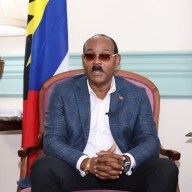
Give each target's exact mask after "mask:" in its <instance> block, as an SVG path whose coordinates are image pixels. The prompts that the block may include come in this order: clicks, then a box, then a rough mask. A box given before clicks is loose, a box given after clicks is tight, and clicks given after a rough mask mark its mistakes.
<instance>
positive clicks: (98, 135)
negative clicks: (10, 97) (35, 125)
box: [31, 34, 178, 192]
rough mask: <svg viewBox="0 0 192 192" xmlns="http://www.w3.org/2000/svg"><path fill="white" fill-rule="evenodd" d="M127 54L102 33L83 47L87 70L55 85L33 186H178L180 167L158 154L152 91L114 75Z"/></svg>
mask: <svg viewBox="0 0 192 192" xmlns="http://www.w3.org/2000/svg"><path fill="white" fill-rule="evenodd" d="M120 61H121V56H120V54H119V53H118V48H117V45H116V43H115V41H114V40H113V39H112V38H110V37H108V36H106V35H103V34H98V35H95V36H93V37H91V38H90V39H88V40H87V41H86V42H85V44H84V47H83V55H82V62H83V66H84V70H85V75H78V76H75V77H72V78H70V79H67V80H64V81H62V82H59V83H57V84H56V85H55V87H54V89H53V91H52V94H51V96H50V98H49V104H48V107H47V111H46V116H45V130H44V150H45V153H46V156H45V157H43V158H41V159H39V160H37V161H36V162H35V163H34V164H33V165H32V168H31V181H32V192H44V191H45V192H65V191H77V190H86V189H119V190H124V191H133V192H138V191H140V192H141V191H142V192H144V191H148V192H162V191H163V192H175V191H176V186H177V182H178V169H177V167H176V165H175V164H174V163H173V162H172V161H170V160H168V159H160V158H158V155H159V147H160V142H159V139H158V136H157V132H156V128H155V123H154V120H153V115H152V111H151V106H150V103H149V100H148V97H147V94H146V92H145V90H144V89H143V88H140V87H138V86H136V85H133V84H132V83H130V82H128V81H126V80H124V79H122V78H120V77H116V76H115V71H116V70H117V69H118V67H119V64H120Z"/></svg>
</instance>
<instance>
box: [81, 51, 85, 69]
mask: <svg viewBox="0 0 192 192" xmlns="http://www.w3.org/2000/svg"><path fill="white" fill-rule="evenodd" d="M81 60H82V63H83V66H84V64H85V57H84V55H83V54H82V55H81Z"/></svg>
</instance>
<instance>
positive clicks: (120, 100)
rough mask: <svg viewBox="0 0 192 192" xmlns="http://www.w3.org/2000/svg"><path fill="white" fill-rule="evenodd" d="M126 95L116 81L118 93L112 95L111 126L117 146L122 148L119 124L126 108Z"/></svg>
mask: <svg viewBox="0 0 192 192" xmlns="http://www.w3.org/2000/svg"><path fill="white" fill-rule="evenodd" d="M124 99H125V95H124V93H123V87H122V86H121V84H120V83H119V82H118V80H117V79H116V91H115V92H114V93H112V94H111V100H110V112H111V113H110V116H109V124H110V129H111V133H112V135H113V138H114V140H115V142H116V143H117V145H118V146H119V147H120V145H119V144H120V141H119V140H118V138H119V137H118V135H119V129H121V127H120V126H121V123H120V122H119V118H118V117H119V116H121V115H122V110H123V106H124Z"/></svg>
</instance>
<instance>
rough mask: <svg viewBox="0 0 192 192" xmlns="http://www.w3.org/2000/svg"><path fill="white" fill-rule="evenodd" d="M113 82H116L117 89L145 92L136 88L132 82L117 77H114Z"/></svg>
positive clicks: (140, 88) (141, 88) (138, 87)
mask: <svg viewBox="0 0 192 192" xmlns="http://www.w3.org/2000/svg"><path fill="white" fill-rule="evenodd" d="M115 82H116V87H117V89H126V90H127V89H128V90H134V91H139V92H140V91H143V90H145V88H143V87H141V86H138V85H136V84H134V83H133V82H131V81H129V80H126V79H124V78H122V77H119V76H115Z"/></svg>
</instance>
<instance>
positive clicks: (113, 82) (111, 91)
mask: <svg viewBox="0 0 192 192" xmlns="http://www.w3.org/2000/svg"><path fill="white" fill-rule="evenodd" d="M87 86H88V90H89V94H93V95H95V93H94V91H93V90H92V88H91V87H90V85H89V81H88V80H87ZM115 91H116V83H115V78H114V76H113V77H112V81H111V86H110V89H109V91H108V93H107V95H109V94H111V93H113V92H115Z"/></svg>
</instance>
